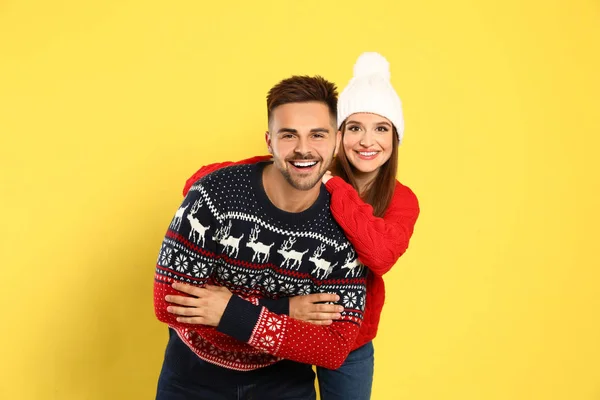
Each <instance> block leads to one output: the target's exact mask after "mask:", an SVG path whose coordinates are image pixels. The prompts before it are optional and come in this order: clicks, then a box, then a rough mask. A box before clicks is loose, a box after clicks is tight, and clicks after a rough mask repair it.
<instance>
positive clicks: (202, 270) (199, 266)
mask: <svg viewBox="0 0 600 400" xmlns="http://www.w3.org/2000/svg"><path fill="white" fill-rule="evenodd" d="M192 270H193V272H194V275H195V276H196V278H204V277H205V276H206V275H207V274H208V267H207V266H206V264H205V263H203V262H200V261H198V262H197V263H196V264H194V267H193V269H192Z"/></svg>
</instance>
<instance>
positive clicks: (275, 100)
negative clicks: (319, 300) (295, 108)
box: [267, 75, 338, 126]
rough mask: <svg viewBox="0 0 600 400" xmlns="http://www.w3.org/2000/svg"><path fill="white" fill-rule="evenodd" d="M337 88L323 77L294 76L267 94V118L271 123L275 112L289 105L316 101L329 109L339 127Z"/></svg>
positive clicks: (334, 123)
mask: <svg viewBox="0 0 600 400" xmlns="http://www.w3.org/2000/svg"><path fill="white" fill-rule="evenodd" d="M337 97H338V92H337V87H336V86H335V84H333V83H331V82H329V81H328V80H327V79H325V78H323V77H322V76H318V75H317V76H307V75H302V76H299V75H294V76H292V77H291V78H287V79H284V80H282V81H281V82H279V83H278V84H277V85H275V86H273V87H272V88H271V90H269V93H268V94H267V116H268V118H269V123H271V117H272V116H273V110H274V109H275V108H277V107H279V106H281V105H284V104H288V103H306V102H309V101H316V102H320V103H324V104H326V105H327V108H328V109H329V115H330V116H331V119H332V121H333V125H334V126H337V124H336V120H337Z"/></svg>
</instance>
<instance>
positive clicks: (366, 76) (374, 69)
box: [337, 52, 404, 143]
mask: <svg viewBox="0 0 600 400" xmlns="http://www.w3.org/2000/svg"><path fill="white" fill-rule="evenodd" d="M361 112H365V113H373V114H377V115H381V116H382V117H385V118H387V119H389V120H390V121H391V122H392V124H394V127H395V128H396V131H397V132H398V140H399V141H400V143H402V137H403V135H404V116H403V113H402V102H401V101H400V97H398V94H397V93H396V91H395V90H394V87H393V86H392V84H391V82H390V64H389V62H388V61H387V60H386V59H385V57H384V56H382V55H381V54H379V53H375V52H366V53H362V54H361V55H360V56H359V57H358V59H357V60H356V63H355V64H354V76H353V77H352V79H351V80H350V82H349V83H348V85H347V86H346V87H345V88H344V90H343V91H342V94H341V95H340V98H339V100H338V110H337V119H338V128H339V127H340V126H341V125H342V123H343V122H344V121H345V120H346V119H347V118H348V117H349V116H350V115H352V114H355V113H361Z"/></svg>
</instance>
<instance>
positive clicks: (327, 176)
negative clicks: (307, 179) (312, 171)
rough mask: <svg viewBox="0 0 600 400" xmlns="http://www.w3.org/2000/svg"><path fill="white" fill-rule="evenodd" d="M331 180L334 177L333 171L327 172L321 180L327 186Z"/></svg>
mask: <svg viewBox="0 0 600 400" xmlns="http://www.w3.org/2000/svg"><path fill="white" fill-rule="evenodd" d="M331 178H333V175H331V171H327V172H325V175H323V177H322V178H321V180H322V181H323V184H326V183H327V181H328V180H330V179H331Z"/></svg>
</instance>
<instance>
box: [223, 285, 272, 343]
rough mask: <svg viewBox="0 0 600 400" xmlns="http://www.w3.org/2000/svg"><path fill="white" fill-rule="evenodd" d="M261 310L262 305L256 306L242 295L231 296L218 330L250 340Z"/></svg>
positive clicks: (243, 339) (233, 336) (238, 338)
mask: <svg viewBox="0 0 600 400" xmlns="http://www.w3.org/2000/svg"><path fill="white" fill-rule="evenodd" d="M261 310H262V307H261V306H255V305H254V304H252V303H250V302H248V301H246V300H244V299H242V298H241V297H238V296H235V295H234V296H231V299H229V303H227V307H226V308H225V312H224V313H223V316H222V317H221V322H219V326H217V331H219V332H221V333H224V334H226V335H228V336H231V337H232V338H234V339H237V340H240V341H242V342H248V340H249V339H250V336H251V335H252V331H253V330H254V327H255V326H256V323H257V322H258V317H259V316H260V312H261Z"/></svg>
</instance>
